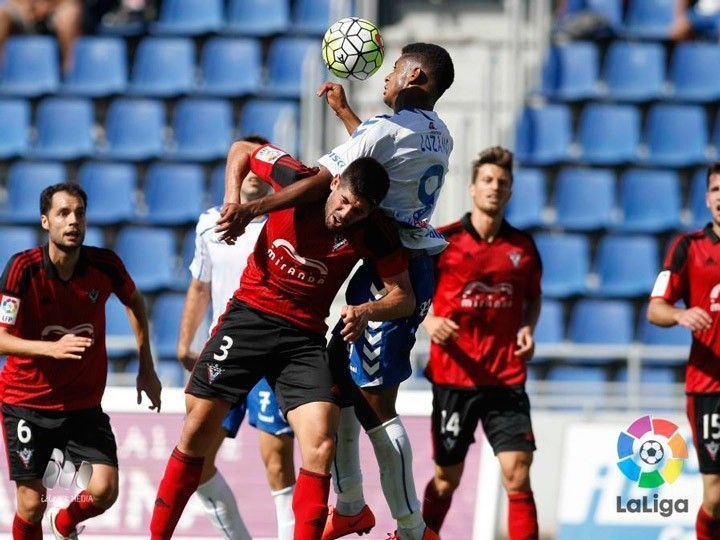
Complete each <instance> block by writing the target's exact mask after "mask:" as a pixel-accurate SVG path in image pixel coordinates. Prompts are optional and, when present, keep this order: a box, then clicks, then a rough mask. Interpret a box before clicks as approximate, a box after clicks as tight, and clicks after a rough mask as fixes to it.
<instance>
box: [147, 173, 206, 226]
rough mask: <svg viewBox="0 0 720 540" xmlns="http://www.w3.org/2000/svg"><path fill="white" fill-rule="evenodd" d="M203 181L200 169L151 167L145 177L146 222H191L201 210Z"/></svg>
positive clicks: (169, 223) (202, 207) (172, 223)
mask: <svg viewBox="0 0 720 540" xmlns="http://www.w3.org/2000/svg"><path fill="white" fill-rule="evenodd" d="M204 187H205V177H204V175H203V170H202V167H201V166H200V165H197V164H179V163H178V164H174V163H154V164H152V165H150V168H148V171H147V175H146V177H145V202H146V203H147V207H148V214H147V220H148V221H149V222H150V223H153V224H156V225H182V224H185V223H192V222H195V221H196V220H197V218H198V216H199V215H200V213H201V212H202V211H203V209H204V196H205V193H204Z"/></svg>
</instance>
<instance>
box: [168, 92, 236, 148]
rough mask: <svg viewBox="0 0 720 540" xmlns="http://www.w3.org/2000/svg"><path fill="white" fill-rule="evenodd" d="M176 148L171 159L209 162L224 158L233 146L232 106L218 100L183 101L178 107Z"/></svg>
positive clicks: (175, 129)
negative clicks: (231, 145)
mask: <svg viewBox="0 0 720 540" xmlns="http://www.w3.org/2000/svg"><path fill="white" fill-rule="evenodd" d="M173 130H174V133H175V141H174V142H175V145H174V147H173V150H172V151H171V152H170V153H169V154H168V157H169V158H171V159H181V160H188V161H207V160H211V159H219V158H224V157H225V156H226V155H227V151H228V148H230V144H231V143H232V134H233V133H232V132H233V119H232V106H231V105H230V102H228V101H225V100H217V99H183V100H181V101H179V102H178V103H177V105H176V106H175V119H174V122H173Z"/></svg>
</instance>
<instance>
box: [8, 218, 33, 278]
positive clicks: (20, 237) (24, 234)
mask: <svg viewBox="0 0 720 540" xmlns="http://www.w3.org/2000/svg"><path fill="white" fill-rule="evenodd" d="M37 245H38V241H37V232H36V230H35V228H34V227H9V226H7V225H5V226H2V227H0V273H2V271H3V270H4V268H5V266H6V265H7V263H8V261H9V260H10V257H12V256H13V255H15V254H16V253H18V252H20V251H25V250H26V249H31V248H33V247H35V246H37Z"/></svg>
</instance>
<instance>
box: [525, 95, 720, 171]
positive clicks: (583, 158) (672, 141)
mask: <svg viewBox="0 0 720 540" xmlns="http://www.w3.org/2000/svg"><path fill="white" fill-rule="evenodd" d="M708 124H709V121H708V116H707V114H706V112H705V109H704V108H703V107H702V106H699V105H676V104H668V103H659V104H655V105H652V106H651V107H650V108H649V110H648V112H647V116H646V120H645V129H644V131H643V132H642V134H641V114H640V109H638V108H636V107H635V106H633V105H611V104H602V103H591V104H588V105H587V106H585V107H584V108H583V110H582V112H581V114H580V121H579V125H578V129H577V133H576V134H575V139H576V140H577V143H576V144H573V129H572V112H571V110H570V108H569V107H567V106H565V105H560V104H555V105H545V106H542V107H526V108H525V109H524V111H523V112H522V115H521V117H520V120H519V122H518V124H517V131H516V139H515V151H516V155H517V158H518V159H519V160H520V162H522V163H523V164H526V165H551V164H555V163H564V162H581V163H590V164H593V165H620V164H624V163H641V164H644V165H650V166H658V167H688V166H692V165H697V164H701V163H705V162H707V161H708V160H709V159H712V158H713V157H714V156H715V155H716V148H718V147H720V115H718V117H717V119H716V122H715V128H714V136H713V139H712V146H709V143H710V135H709V129H708Z"/></svg>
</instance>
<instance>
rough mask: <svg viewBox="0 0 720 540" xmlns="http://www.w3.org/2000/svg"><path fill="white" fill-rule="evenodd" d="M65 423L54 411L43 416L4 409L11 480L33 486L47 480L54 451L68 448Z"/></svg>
mask: <svg viewBox="0 0 720 540" xmlns="http://www.w3.org/2000/svg"><path fill="white" fill-rule="evenodd" d="M64 421H65V419H64V417H63V416H62V415H60V414H56V413H55V412H54V411H53V412H50V413H43V412H42V411H37V410H34V409H28V408H25V407H17V406H14V405H8V404H3V405H2V422H3V432H4V435H5V451H6V452H7V457H8V464H9V468H10V471H9V472H10V479H11V480H14V481H16V482H30V483H32V481H33V480H36V479H41V478H42V477H43V475H44V474H45V470H46V468H47V466H48V463H49V461H50V457H51V456H52V453H53V449H54V448H59V449H60V450H62V449H64V448H65V438H64V431H63V425H64ZM58 472H59V471H58Z"/></svg>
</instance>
